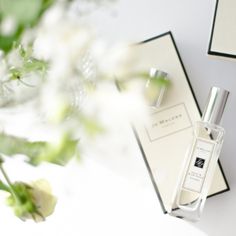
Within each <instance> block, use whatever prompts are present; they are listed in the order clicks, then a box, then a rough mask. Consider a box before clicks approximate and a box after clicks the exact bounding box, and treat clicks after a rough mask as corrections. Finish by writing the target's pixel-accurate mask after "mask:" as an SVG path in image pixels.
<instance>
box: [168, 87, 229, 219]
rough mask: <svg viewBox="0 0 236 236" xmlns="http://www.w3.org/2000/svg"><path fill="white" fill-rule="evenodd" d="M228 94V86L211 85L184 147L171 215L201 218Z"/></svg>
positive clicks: (211, 176)
mask: <svg viewBox="0 0 236 236" xmlns="http://www.w3.org/2000/svg"><path fill="white" fill-rule="evenodd" d="M228 95H229V92H228V91H227V90H224V89H220V88H217V87H212V88H211V91H210V93H209V97H208V101H207V105H206V108H205V111H204V113H203V116H202V121H198V122H196V123H195V125H194V132H193V133H194V137H193V141H192V144H191V145H190V147H189V150H188V151H187V156H186V163H185V167H184V170H183V175H182V176H181V178H180V181H179V185H178V187H177V191H176V194H175V198H174V202H173V206H174V207H175V208H176V209H174V210H173V211H172V212H171V214H172V215H175V216H177V217H180V218H186V219H188V220H191V221H197V220H199V218H200V215H201V213H202V210H203V207H204V204H205V201H206V198H207V195H208V191H209V188H210V186H211V182H212V179H213V177H214V173H215V168H216V165H217V161H218V158H219V155H220V151H221V148H222V144H223V140H224V132H225V131H224V129H223V128H222V127H221V126H219V123H220V120H221V117H222V114H223V111H224V108H225V105H226V102H227V98H228Z"/></svg>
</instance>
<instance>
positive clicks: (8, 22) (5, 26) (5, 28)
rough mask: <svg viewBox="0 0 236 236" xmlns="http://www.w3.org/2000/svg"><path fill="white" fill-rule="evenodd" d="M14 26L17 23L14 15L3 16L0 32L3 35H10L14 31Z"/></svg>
mask: <svg viewBox="0 0 236 236" xmlns="http://www.w3.org/2000/svg"><path fill="white" fill-rule="evenodd" d="M16 26H17V24H16V21H15V19H14V17H11V16H8V17H4V18H3V21H2V22H1V27H0V32H1V34H3V35H5V36H8V35H11V34H12V33H14V32H15V30H16Z"/></svg>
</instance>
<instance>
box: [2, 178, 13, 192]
mask: <svg viewBox="0 0 236 236" xmlns="http://www.w3.org/2000/svg"><path fill="white" fill-rule="evenodd" d="M0 190H3V191H6V192H9V193H11V190H10V188H9V187H8V186H7V185H6V184H4V183H3V182H2V181H1V180H0Z"/></svg>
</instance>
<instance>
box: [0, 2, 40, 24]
mask: <svg viewBox="0 0 236 236" xmlns="http://www.w3.org/2000/svg"><path fill="white" fill-rule="evenodd" d="M41 7H42V1H41V0H0V8H1V14H2V15H3V17H8V16H10V17H13V18H14V19H15V21H16V22H17V23H18V24H19V25H25V24H31V23H32V22H33V21H34V20H35V19H36V18H37V17H38V16H39V13H40V10H41Z"/></svg>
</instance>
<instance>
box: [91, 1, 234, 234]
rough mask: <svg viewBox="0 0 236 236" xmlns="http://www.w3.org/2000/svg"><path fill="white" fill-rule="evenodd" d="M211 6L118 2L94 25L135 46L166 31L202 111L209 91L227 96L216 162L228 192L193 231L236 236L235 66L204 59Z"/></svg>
mask: <svg viewBox="0 0 236 236" xmlns="http://www.w3.org/2000/svg"><path fill="white" fill-rule="evenodd" d="M215 2H216V1H215V0H210V1H204V0H198V1H195V0H179V1H174V0H138V1H137V0H128V1H127V0H121V1H118V2H117V4H116V6H114V7H111V8H110V12H109V13H108V11H105V10H104V11H98V12H97V15H96V16H94V19H96V21H94V24H97V26H98V28H99V32H101V33H100V34H101V36H103V35H104V36H105V37H109V38H110V39H111V40H124V39H128V40H131V41H134V42H135V41H136V42H138V41H142V40H144V39H148V38H151V37H153V36H156V35H158V34H161V33H164V32H166V31H169V30H171V31H172V33H173V35H174V38H175V41H176V43H177V47H178V49H179V52H180V55H181V57H182V60H183V63H184V65H185V68H186V70H187V74H188V76H189V78H190V81H191V84H192V87H193V90H194V92H195V95H196V97H197V100H198V102H199V105H200V107H201V109H203V108H204V103H205V100H206V97H207V95H208V91H209V89H210V87H211V86H219V87H223V88H225V89H228V90H229V91H230V92H231V94H230V98H229V100H228V104H227V107H226V110H225V114H224V117H223V120H222V126H224V128H225V129H226V136H225V143H224V146H223V150H222V154H221V157H220V160H221V163H222V165H223V168H224V172H225V174H226V177H227V180H228V182H229V185H230V189H231V190H230V192H227V193H224V194H221V195H218V196H215V197H213V198H211V199H209V200H208V201H207V203H206V207H205V210H204V214H203V215H202V219H201V221H200V222H199V223H197V224H194V227H196V228H198V229H201V230H202V231H203V232H205V233H206V234H208V235H236V225H235V212H236V204H235V203H236V200H235V199H236V171H235V166H236V158H235V140H236V132H235V131H236V128H235V125H234V121H235V119H236V109H235V101H236V60H235V61H231V60H227V59H225V60H222V59H217V58H210V57H209V56H207V50H208V43H209V39H210V32H211V26H212V22H213V14H214V10H215ZM184 235H185V234H184Z"/></svg>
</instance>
